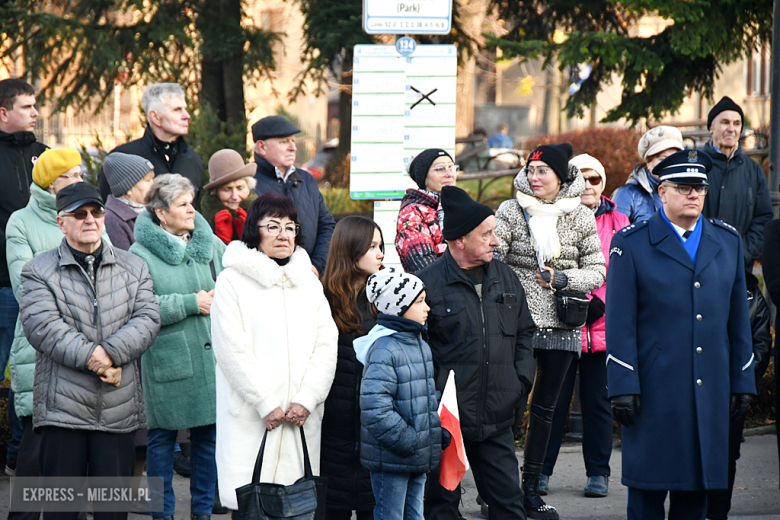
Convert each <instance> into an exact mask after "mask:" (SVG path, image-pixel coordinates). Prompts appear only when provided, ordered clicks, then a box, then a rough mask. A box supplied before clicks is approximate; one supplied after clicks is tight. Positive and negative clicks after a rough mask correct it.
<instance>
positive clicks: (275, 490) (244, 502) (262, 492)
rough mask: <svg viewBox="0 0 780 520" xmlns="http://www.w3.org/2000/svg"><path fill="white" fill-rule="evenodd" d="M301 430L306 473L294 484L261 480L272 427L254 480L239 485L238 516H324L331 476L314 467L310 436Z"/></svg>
mask: <svg viewBox="0 0 780 520" xmlns="http://www.w3.org/2000/svg"><path fill="white" fill-rule="evenodd" d="M300 431H301V445H302V447H303V477H301V478H300V479H298V480H297V481H296V482H295V483H294V484H291V485H289V486H284V485H282V484H265V483H261V482H260V470H261V469H262V467H263V453H264V452H265V441H266V438H267V437H268V430H266V432H265V435H263V442H262V444H260V451H259V452H258V454H257V460H256V461H255V469H254V472H253V473H252V482H251V483H249V484H247V485H246V486H241V487H240V488H236V498H237V499H238V511H237V512H236V514H235V515H234V517H233V518H234V520H275V519H281V518H284V519H286V520H324V518H325V494H326V492H327V479H325V478H324V477H315V476H314V475H313V474H312V470H311V461H310V459H309V449H308V448H307V446H306V436H305V435H304V433H303V427H301V428H300Z"/></svg>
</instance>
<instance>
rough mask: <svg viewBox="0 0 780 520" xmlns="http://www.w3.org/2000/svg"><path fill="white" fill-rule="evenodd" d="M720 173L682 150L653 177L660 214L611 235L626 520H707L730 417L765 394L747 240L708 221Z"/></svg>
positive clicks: (612, 339) (610, 343)
mask: <svg viewBox="0 0 780 520" xmlns="http://www.w3.org/2000/svg"><path fill="white" fill-rule="evenodd" d="M711 167H712V161H711V159H710V158H709V156H708V155H707V154H706V153H704V152H701V151H696V150H682V151H679V152H676V153H674V154H673V155H671V156H669V157H667V158H666V159H664V160H663V161H661V162H660V163H659V164H658V165H657V166H656V167H655V169H654V172H655V173H656V174H657V175H658V179H659V182H660V186H659V187H658V194H659V195H660V197H661V201H662V203H663V207H662V208H661V209H660V210H659V211H658V212H657V213H655V215H653V216H652V217H650V219H649V220H643V221H640V222H635V223H634V224H632V225H630V226H628V227H627V228H624V229H622V230H620V231H619V232H618V233H617V234H616V235H615V236H614V238H613V239H612V244H611V247H610V264H609V272H608V273H607V308H606V329H607V377H608V383H609V396H610V399H611V401H612V411H613V414H614V415H615V418H616V419H617V420H618V422H619V423H620V424H622V425H623V480H622V482H623V484H624V485H626V486H628V518H629V519H632V520H633V519H636V520H655V519H658V520H662V519H663V518H664V500H665V498H666V495H667V494H670V508H669V519H670V520H699V519H701V520H703V519H704V518H705V513H706V504H707V490H710V489H722V488H725V487H727V480H728V478H727V477H728V449H727V447H728V437H729V417H733V416H735V415H738V414H741V413H744V411H745V410H746V409H747V406H748V404H749V402H750V397H751V395H752V394H755V393H756V386H755V381H754V375H753V371H754V370H753V346H752V341H751V333H750V321H749V318H748V304H747V300H746V298H745V294H746V288H745V269H744V261H743V251H742V239H741V238H740V236H739V233H738V232H737V231H736V230H735V229H734V228H733V227H732V226H730V225H729V224H726V223H724V222H722V221H720V220H714V219H712V220H708V219H705V218H703V217H702V215H701V212H702V207H703V206H704V197H705V195H707V191H708V189H709V187H710V186H709V184H708V182H707V173H708V172H709V171H710V169H711Z"/></svg>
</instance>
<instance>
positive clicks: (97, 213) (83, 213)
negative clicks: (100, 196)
mask: <svg viewBox="0 0 780 520" xmlns="http://www.w3.org/2000/svg"><path fill="white" fill-rule="evenodd" d="M89 214H91V215H92V216H93V217H95V218H96V219H99V218H103V217H105V216H106V210H104V209H103V208H100V209H77V210H76V211H72V212H70V213H63V214H62V216H63V217H73V218H75V219H76V220H85V219H86V218H87V215H89Z"/></svg>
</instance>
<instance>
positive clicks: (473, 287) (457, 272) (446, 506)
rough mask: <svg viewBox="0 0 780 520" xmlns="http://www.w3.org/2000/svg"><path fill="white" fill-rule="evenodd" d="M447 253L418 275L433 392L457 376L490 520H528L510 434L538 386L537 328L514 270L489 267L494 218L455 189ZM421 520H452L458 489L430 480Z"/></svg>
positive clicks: (448, 200)
mask: <svg viewBox="0 0 780 520" xmlns="http://www.w3.org/2000/svg"><path fill="white" fill-rule="evenodd" d="M441 203H442V206H443V207H444V239H445V240H446V241H447V250H446V251H445V252H444V254H443V255H442V256H441V257H440V258H439V259H438V260H436V261H435V262H434V263H433V264H431V265H429V266H428V267H426V268H425V269H423V270H422V271H420V272H418V273H417V276H418V277H419V278H420V279H421V280H422V281H423V283H424V284H425V287H426V289H427V297H426V301H427V303H428V305H429V306H430V307H431V310H430V312H429V314H428V337H429V344H430V346H431V351H432V352H433V363H434V370H435V381H436V389H437V390H439V391H442V390H444V385H445V383H446V381H447V376H448V374H449V372H450V370H453V371H454V372H455V384H456V386H457V393H458V410H459V412H460V425H461V433H462V435H463V443H464V446H465V448H466V455H467V456H468V459H469V462H470V464H471V470H472V472H473V474H474V480H475V481H476V484H477V490H478V491H479V495H480V496H481V497H482V498H483V499H484V501H485V502H486V503H487V504H488V505H489V507H490V518H491V519H492V520H503V519H513V520H516V519H518V518H523V519H524V518H525V517H526V516H525V510H524V509H523V493H522V491H521V488H520V477H519V470H518V462H517V457H516V456H515V439H514V432H513V431H512V425H513V423H514V420H515V409H516V408H517V406H518V404H519V403H520V402H521V400H523V399H526V397H527V396H528V392H529V391H530V390H531V386H532V385H533V379H534V361H533V351H532V349H531V336H532V335H533V332H534V328H535V326H534V322H533V320H532V318H531V313H530V311H529V310H528V305H527V303H526V298H525V291H524V290H523V287H522V285H521V284H520V280H518V278H517V276H516V275H515V273H514V271H512V269H511V268H510V267H509V266H507V265H506V264H504V263H503V262H500V261H493V250H494V249H495V248H496V247H497V246H498V245H499V243H498V237H496V234H495V230H496V218H495V216H494V215H493V210H492V209H490V208H489V207H487V206H485V205H484V204H480V203H478V202H475V201H474V200H472V199H471V197H469V195H468V193H466V192H465V191H463V190H462V189H460V188H457V187H455V186H445V187H444V188H442V192H441ZM426 486H427V489H426V493H425V518H426V520H434V519H435V520H457V519H458V518H459V517H460V514H459V513H458V503H459V501H460V489H455V490H454V491H449V490H447V489H445V488H444V487H442V486H441V484H440V483H439V471H438V469H437V470H435V471H433V472H432V473H431V474H429V475H428V480H427V483H426Z"/></svg>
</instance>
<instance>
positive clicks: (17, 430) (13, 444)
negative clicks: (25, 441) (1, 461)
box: [5, 390, 24, 469]
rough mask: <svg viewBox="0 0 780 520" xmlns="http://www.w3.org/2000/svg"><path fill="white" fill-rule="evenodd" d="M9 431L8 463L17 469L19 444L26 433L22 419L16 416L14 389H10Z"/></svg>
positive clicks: (6, 457) (6, 456) (6, 455)
mask: <svg viewBox="0 0 780 520" xmlns="http://www.w3.org/2000/svg"><path fill="white" fill-rule="evenodd" d="M7 415H8V431H9V433H10V434H11V438H10V439H8V451H6V452H5V460H6V465H8V466H10V467H11V468H13V469H16V459H18V458H19V445H20V444H21V443H22V436H23V435H24V426H22V421H21V420H19V417H17V416H16V406H15V405H14V391H13V390H9V391H8V414H7Z"/></svg>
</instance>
